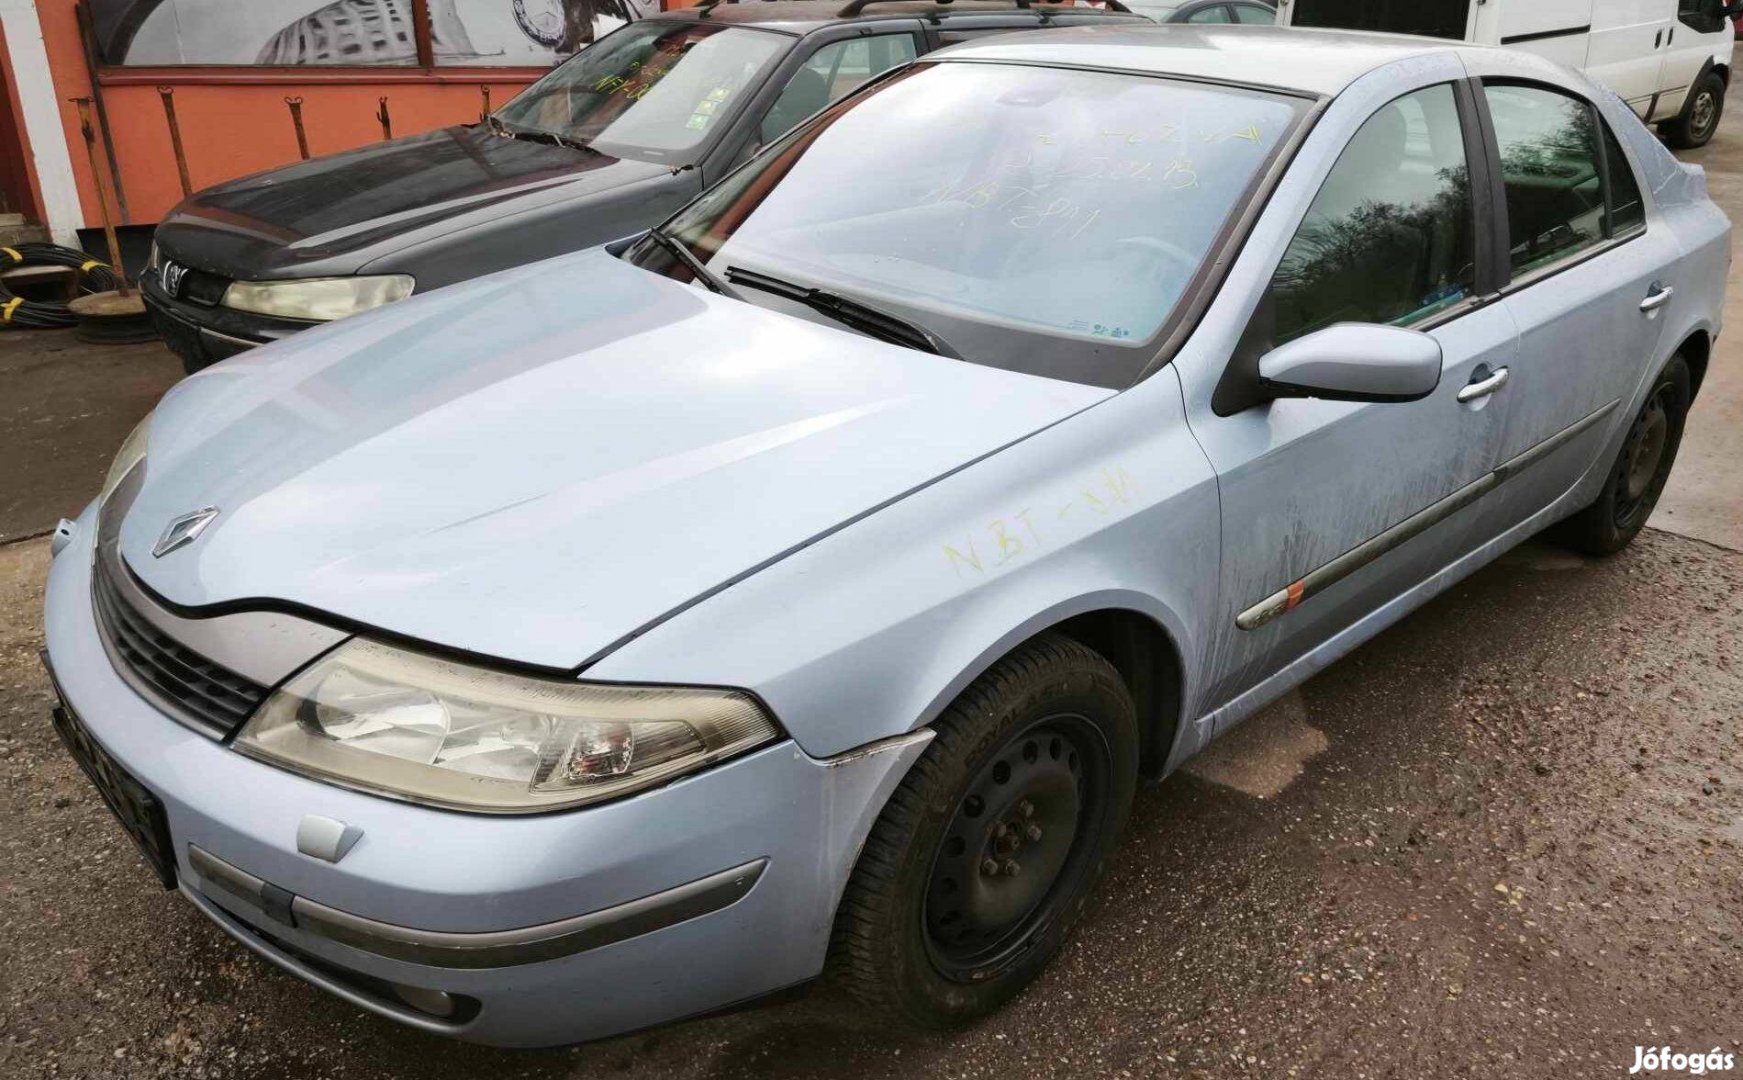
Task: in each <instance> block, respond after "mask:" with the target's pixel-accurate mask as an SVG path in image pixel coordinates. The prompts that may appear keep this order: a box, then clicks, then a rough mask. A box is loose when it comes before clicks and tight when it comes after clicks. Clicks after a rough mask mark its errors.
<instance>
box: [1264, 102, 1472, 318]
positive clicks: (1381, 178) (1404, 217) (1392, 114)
mask: <svg viewBox="0 0 1743 1080" xmlns="http://www.w3.org/2000/svg"><path fill="white" fill-rule="evenodd" d="M1475 236H1476V230H1475V225H1474V222H1473V219H1472V211H1471V192H1470V174H1469V171H1468V170H1467V168H1466V162H1465V144H1464V131H1463V128H1462V126H1461V125H1460V122H1459V114H1458V101H1457V98H1456V97H1455V95H1454V93H1453V88H1452V87H1451V86H1448V85H1442V86H1434V87H1430V88H1429V89H1427V90H1422V91H1418V92H1417V93H1414V94H1410V95H1409V96H1407V97H1402V98H1399V99H1398V100H1396V101H1393V102H1391V103H1389V104H1387V105H1385V106H1384V107H1382V108H1381V109H1380V111H1379V112H1377V113H1375V114H1374V115H1373V116H1372V117H1370V118H1369V119H1368V121H1367V122H1366V123H1365V124H1363V125H1362V128H1361V130H1360V131H1358V132H1356V135H1355V137H1354V138H1353V139H1351V140H1350V144H1349V145H1348V146H1347V147H1345V148H1344V152H1343V154H1342V155H1340V156H1339V158H1338V160H1337V164H1336V165H1334V166H1333V167H1332V171H1331V174H1330V175H1329V176H1327V177H1326V180H1325V184H1324V186H1323V187H1321V188H1320V190H1319V194H1318V195H1317V196H1315V198H1314V200H1313V205H1312V206H1311V207H1310V208H1309V209H1308V211H1307V216H1306V218H1305V219H1303V221H1302V223H1301V227H1300V228H1299V229H1298V230H1297V231H1296V234H1295V237H1294V239H1292V240H1291V241H1290V242H1289V247H1288V249H1287V251H1286V252H1285V253H1284V256H1283V261H1282V263H1280V264H1279V265H1278V267H1277V272H1276V274H1275V275H1274V276H1273V277H1272V279H1271V286H1270V292H1269V296H1268V300H1269V302H1270V303H1269V306H1270V308H1271V310H1272V311H1273V312H1274V315H1275V319H1276V325H1275V340H1276V342H1278V343H1281V342H1284V341H1288V340H1290V339H1292V338H1297V337H1300V336H1302V335H1303V334H1308V333H1311V332H1313V331H1315V330H1319V329H1322V328H1324V327H1327V326H1330V325H1331V324H1333V323H1338V322H1368V323H1390V324H1392V325H1395V326H1410V325H1413V324H1415V323H1419V322H1422V321H1423V320H1425V319H1428V318H1431V317H1432V316H1434V315H1436V314H1438V313H1439V312H1441V311H1443V310H1445V309H1446V308H1449V307H1452V306H1453V305H1455V304H1457V303H1459V302H1460V301H1461V300H1463V299H1465V298H1466V297H1468V296H1470V295H1471V293H1472V292H1473V290H1474V289H1475V287H1476V254H1475V247H1476V245H1475Z"/></svg>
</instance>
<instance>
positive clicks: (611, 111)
mask: <svg viewBox="0 0 1743 1080" xmlns="http://www.w3.org/2000/svg"><path fill="white" fill-rule="evenodd" d="M792 40H793V39H792V38H790V37H788V36H786V35H784V34H776V33H771V32H768V31H763V30H753V29H749V28H746V27H736V26H711V25H709V24H707V23H692V22H674V21H665V20H660V19H653V20H648V21H646V22H635V23H630V24H629V25H628V26H625V27H622V28H621V29H619V30H617V31H616V32H615V33H612V34H608V35H606V36H605V37H603V38H600V39H599V40H598V41H597V42H595V43H593V44H592V45H590V46H588V47H587V48H585V49H583V50H582V51H581V52H579V53H577V54H576V55H575V57H574V59H572V60H570V61H569V62H568V63H566V64H564V65H562V66H561V67H559V68H557V69H556V70H555V71H552V72H551V73H550V74H548V75H546V76H545V77H544V78H542V79H540V80H539V81H538V82H536V83H533V84H532V85H531V86H529V87H527V88H526V89H525V90H524V91H522V92H521V93H520V94H519V95H517V96H516V97H515V98H514V100H512V101H510V102H509V103H508V104H506V105H504V106H503V107H502V108H501V109H499V110H497V112H496V118H497V119H498V120H499V121H501V122H502V123H503V124H504V125H505V126H506V128H507V129H508V130H510V131H513V130H515V129H519V130H522V131H536V132H546V133H550V134H555V135H558V136H561V137H562V138H563V139H566V140H568V141H570V142H574V143H580V144H584V145H587V146H592V147H594V148H596V149H598V150H601V151H603V152H605V153H608V154H613V155H615V156H617V157H628V158H637V159H640V160H648V161H659V162H670V163H674V164H676V163H682V162H685V161H687V160H688V159H689V154H690V151H692V150H694V149H695V148H696V147H698V146H700V145H701V144H702V142H703V140H705V139H707V138H708V136H709V134H710V133H712V132H713V131H714V130H715V129H716V128H718V127H720V126H721V125H722V124H724V123H726V122H727V120H728V118H729V117H730V116H731V115H732V113H733V112H735V111H736V110H737V108H738V106H739V104H740V103H741V101H742V100H743V99H744V97H745V96H746V95H747V94H748V93H749V92H750V91H751V90H753V89H755V88H756V86H757V84H758V83H760V82H761V81H762V78H763V76H764V74H765V73H767V71H768V70H769V68H770V67H771V66H773V63H774V61H775V59H776V58H777V57H779V56H780V55H781V54H783V53H784V52H786V51H787V49H788V48H789V47H790V46H791V45H792Z"/></svg>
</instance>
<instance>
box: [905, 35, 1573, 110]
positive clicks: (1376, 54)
mask: <svg viewBox="0 0 1743 1080" xmlns="http://www.w3.org/2000/svg"><path fill="white" fill-rule="evenodd" d="M1491 48H1492V47H1491V46H1485V45H1471V44H1468V43H1466V42H1462V41H1444V40H1440V39H1435V38H1423V37H1410V36H1407V35H1404V34H1373V33H1366V32H1361V31H1353V30H1310V29H1306V28H1302V27H1273V26H1238V25H1234V24H1227V23H1222V24H1180V23H1168V24H1162V25H1155V24H1151V25H1148V26H1145V25H1124V24H1122V25H1117V26H1083V27H1061V28H1059V29H1056V30H1035V31H1031V32H1029V33H1026V34H1017V35H1009V36H999V37H993V38H988V39H986V40H985V41H971V42H965V43H963V44H961V45H953V46H950V47H949V48H946V49H941V50H939V51H938V52H935V53H931V54H930V55H928V56H927V59H928V60H1003V61H1013V62H1019V63H1024V62H1026V63H1039V64H1055V65H1063V66H1067V67H1085V68H1111V69H1114V70H1120V71H1133V72H1140V73H1143V74H1154V75H1182V76H1186V77H1187V78H1193V79H1205V80H1208V81H1212V82H1225V83H1234V84H1238V85H1245V86H1268V87H1275V88H1276V89H1279V90H1288V91H1293V92H1295V93H1302V94H1312V95H1315V96H1324V97H1335V96H1336V95H1337V94H1339V93H1341V92H1342V91H1343V89H1344V87H1346V86H1348V85H1349V84H1350V83H1352V82H1354V81H1356V80H1357V79H1359V78H1361V77H1362V76H1363V75H1366V74H1367V73H1368V72H1370V71H1373V70H1374V69H1375V68H1381V67H1385V66H1386V65H1388V64H1393V63H1396V62H1398V61H1400V60H1407V59H1410V58H1411V57H1416V56H1429V55H1434V54H1446V53H1455V54H1460V55H1461V56H1462V55H1463V54H1466V53H1471V52H1480V51H1488V50H1490V49H1491ZM1543 64H1544V67H1545V68H1546V69H1550V70H1553V69H1554V65H1553V64H1550V63H1549V62H1548V61H1544V62H1543Z"/></svg>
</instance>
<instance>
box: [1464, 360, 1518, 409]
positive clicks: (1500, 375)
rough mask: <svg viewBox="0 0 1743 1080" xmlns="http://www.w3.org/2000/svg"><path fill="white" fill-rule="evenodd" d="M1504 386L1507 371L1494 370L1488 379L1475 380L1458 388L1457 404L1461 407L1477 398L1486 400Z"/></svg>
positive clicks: (1503, 369) (1504, 369)
mask: <svg viewBox="0 0 1743 1080" xmlns="http://www.w3.org/2000/svg"><path fill="white" fill-rule="evenodd" d="M1506 385H1507V369H1506V368H1496V369H1495V373H1494V374H1492V375H1490V376H1489V377H1488V378H1486V379H1477V380H1475V381H1474V382H1469V383H1466V384H1465V385H1464V386H1461V387H1459V404H1461V405H1463V404H1466V403H1468V402H1472V401H1475V400H1477V399H1478V398H1486V397H1488V396H1489V395H1490V394H1493V393H1494V392H1495V391H1497V390H1499V389H1501V388H1502V387H1503V386H1506Z"/></svg>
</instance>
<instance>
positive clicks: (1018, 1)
mask: <svg viewBox="0 0 1743 1080" xmlns="http://www.w3.org/2000/svg"><path fill="white" fill-rule="evenodd" d="M718 2H719V0H711V3H710V5H709V6H712V3H718ZM726 2H727V3H735V2H736V0H726ZM910 2H911V0H847V3H846V4H844V5H842V7H841V10H840V11H837V12H836V13H835V14H836V15H838V16H839V17H841V18H843V19H846V18H851V17H853V16H855V15H858V14H859V13H860V12H862V11H864V10H865V9H866V8H868V7H870V6H871V5H873V4H902V3H910ZM932 2H933V3H935V4H937V5H938V6H939V7H948V6H950V3H951V0H932ZM1012 3H1014V4H1015V5H1016V6H1017V7H1019V8H1022V9H1023V10H1025V11H1027V10H1029V9H1030V8H1032V7H1033V6H1034V0H1012ZM1103 7H1105V8H1106V9H1107V10H1108V11H1118V12H1121V13H1123V14H1126V15H1130V14H1131V13H1132V9H1131V8H1129V7H1127V6H1126V5H1125V4H1123V3H1121V0H1103ZM1090 10H1091V11H1094V10H1095V9H1094V8H1090Z"/></svg>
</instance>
